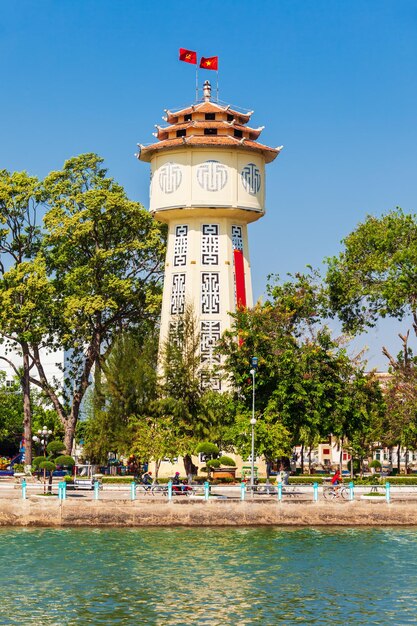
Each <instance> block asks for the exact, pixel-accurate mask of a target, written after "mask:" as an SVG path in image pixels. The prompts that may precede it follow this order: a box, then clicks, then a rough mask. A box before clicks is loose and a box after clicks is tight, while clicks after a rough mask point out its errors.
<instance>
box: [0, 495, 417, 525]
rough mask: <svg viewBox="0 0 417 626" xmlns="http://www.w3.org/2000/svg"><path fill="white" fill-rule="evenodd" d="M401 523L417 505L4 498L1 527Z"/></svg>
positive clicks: (416, 514) (410, 519)
mask: <svg viewBox="0 0 417 626" xmlns="http://www.w3.org/2000/svg"><path fill="white" fill-rule="evenodd" d="M261 525H265V526H272V525H275V526H398V525H417V503H416V502H410V503H398V504H397V503H393V504H387V503H385V502H380V503H374V502H347V503H328V502H323V503H321V502H318V503H282V504H279V503H277V502H256V501H255V502H236V503H230V502H221V501H212V502H210V501H209V502H207V503H205V502H190V501H185V500H184V501H181V502H180V501H178V502H172V503H171V504H168V503H165V502H161V503H157V502H149V503H148V502H146V503H144V502H139V501H134V502H131V501H130V500H126V501H124V500H123V501H117V502H106V501H89V502H86V501H84V502H80V501H78V502H77V501H71V500H70V499H67V500H66V501H65V502H62V503H60V502H59V501H58V500H56V499H55V498H54V499H49V498H48V499H47V498H29V499H27V500H18V499H10V500H3V501H1V502H0V526H58V527H59V526H125V527H136V526H137V527H139V526H261Z"/></svg>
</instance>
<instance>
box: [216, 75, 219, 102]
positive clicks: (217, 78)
mask: <svg viewBox="0 0 417 626" xmlns="http://www.w3.org/2000/svg"><path fill="white" fill-rule="evenodd" d="M216 75H217V76H216V81H217V84H216V92H217V102H218V101H219V70H217V72H216Z"/></svg>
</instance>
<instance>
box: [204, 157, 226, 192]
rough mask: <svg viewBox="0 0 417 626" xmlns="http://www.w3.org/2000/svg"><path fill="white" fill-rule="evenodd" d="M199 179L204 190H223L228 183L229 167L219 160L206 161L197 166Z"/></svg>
mask: <svg viewBox="0 0 417 626" xmlns="http://www.w3.org/2000/svg"><path fill="white" fill-rule="evenodd" d="M197 181H198V184H199V185H200V187H201V188H202V189H204V191H221V190H222V189H223V187H224V186H225V185H226V183H227V167H226V166H225V165H223V164H222V163H220V162H219V161H214V160H210V161H206V162H205V163H202V164H201V165H199V166H198V168H197Z"/></svg>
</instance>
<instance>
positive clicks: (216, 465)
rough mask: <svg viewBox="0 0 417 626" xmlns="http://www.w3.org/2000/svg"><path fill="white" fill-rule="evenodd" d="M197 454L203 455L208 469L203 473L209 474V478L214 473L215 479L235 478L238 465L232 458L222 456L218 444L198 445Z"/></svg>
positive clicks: (204, 443) (206, 443)
mask: <svg viewBox="0 0 417 626" xmlns="http://www.w3.org/2000/svg"><path fill="white" fill-rule="evenodd" d="M196 454H203V455H204V460H205V461H206V467H205V468H202V471H204V472H207V478H210V473H211V472H212V473H213V478H235V474H236V463H235V462H234V460H233V459H231V458H230V456H225V455H221V454H220V450H219V448H218V447H217V446H216V444H214V443H211V442H209V441H204V442H202V443H200V444H198V446H197V448H196Z"/></svg>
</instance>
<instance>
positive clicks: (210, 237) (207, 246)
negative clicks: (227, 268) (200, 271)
mask: <svg viewBox="0 0 417 626" xmlns="http://www.w3.org/2000/svg"><path fill="white" fill-rule="evenodd" d="M201 263H202V265H218V264H219V227H218V226H217V224H203V228H202V234H201Z"/></svg>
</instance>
